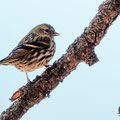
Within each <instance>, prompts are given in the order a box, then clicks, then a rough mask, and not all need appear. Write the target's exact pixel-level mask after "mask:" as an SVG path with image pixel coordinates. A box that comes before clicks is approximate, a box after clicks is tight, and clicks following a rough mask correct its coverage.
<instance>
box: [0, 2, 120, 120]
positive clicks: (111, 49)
mask: <svg viewBox="0 0 120 120" xmlns="http://www.w3.org/2000/svg"><path fill="white" fill-rule="evenodd" d="M102 2H103V0H97V1H96V0H91V1H89V0H84V1H83V0H82V1H80V0H66V1H64V0H60V1H56V0H50V1H47V0H44V1H41V0H20V1H16V0H12V1H8V0H3V1H0V59H3V58H4V57H6V56H7V55H8V54H9V53H10V52H11V51H12V49H13V48H14V47H15V46H16V45H17V44H18V43H19V41H20V40H21V39H22V38H23V37H24V36H25V35H26V34H27V33H28V32H29V31H30V30H31V29H32V28H33V27H34V26H36V25H38V24H41V23H48V24H51V25H52V26H54V28H55V29H56V31H57V32H58V33H60V36H59V37H56V39H55V42H56V47H57V49H56V53H55V55H54V58H53V59H52V60H51V61H50V64H52V63H53V62H54V61H55V60H57V59H58V58H60V57H61V56H62V54H64V53H65V52H66V50H67V48H68V46H69V45H70V44H71V43H73V42H74V40H75V38H77V37H78V36H80V35H81V34H82V32H83V31H84V29H85V27H87V26H88V25H89V23H90V21H91V20H92V18H93V17H94V16H95V15H96V13H97V10H98V7H99V5H100V4H101V3H102ZM95 51H96V54H97V56H98V58H99V60H100V61H99V62H98V63H97V64H95V65H93V66H91V67H89V66H88V65H87V64H85V63H80V64H79V65H78V67H77V69H76V70H75V71H73V72H72V73H71V74H70V75H69V76H68V77H66V78H65V79H64V82H62V83H60V84H59V86H58V87H57V88H56V89H55V90H54V91H53V92H52V93H51V97H50V98H46V99H45V100H43V101H42V102H41V103H39V104H37V105H35V106H34V107H32V108H31V109H29V111H28V112H27V113H26V114H25V115H24V116H23V117H22V119H21V120H40V119H41V120H42V119H44V120H56V119H57V120H62V119H63V120H65V119H68V120H80V119H82V120H119V119H120V118H119V116H118V107H119V106H120V95H119V91H120V52H119V51H120V17H118V18H117V19H116V21H115V22H114V23H113V24H112V26H111V27H110V28H109V29H108V32H107V34H106V36H105V37H104V38H103V39H102V41H101V43H100V44H99V46H97V47H96V49H95ZM44 70H45V68H41V69H38V70H36V71H34V72H31V73H28V74H29V78H30V79H31V80H33V79H34V78H35V76H36V75H40V74H41V73H42V72H43V71H44ZM0 78H1V80H0V96H1V97H0V113H1V112H3V111H4V110H5V109H7V108H8V107H9V106H10V105H11V104H12V103H11V101H10V100H9V98H10V97H11V96H12V94H13V93H14V92H15V91H16V90H18V89H19V88H20V87H21V86H23V85H25V84H26V83H27V80H26V75H25V73H24V72H21V71H19V70H17V69H16V68H14V67H13V66H0Z"/></svg>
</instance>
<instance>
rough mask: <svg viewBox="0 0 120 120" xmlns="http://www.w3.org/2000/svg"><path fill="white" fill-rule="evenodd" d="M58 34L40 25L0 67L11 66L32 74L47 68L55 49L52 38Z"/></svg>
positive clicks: (49, 26)
mask: <svg viewBox="0 0 120 120" xmlns="http://www.w3.org/2000/svg"><path fill="white" fill-rule="evenodd" d="M58 35H59V34H58V33H57V32H55V29H54V28H53V27H52V26H51V25H49V24H40V25H38V26H36V27H35V28H33V29H32V30H31V31H30V32H29V33H28V34H27V35H26V36H25V37H24V38H23V39H22V40H21V41H20V42H19V44H18V45H17V46H16V47H15V48H14V49H13V50H12V52H11V53H10V54H9V55H8V56H7V57H6V58H4V59H3V60H1V61H0V65H13V66H15V67H16V68H18V69H20V70H21V71H23V72H26V76H27V81H28V82H29V81H30V80H29V78H28V75H27V72H32V71H34V70H36V69H38V68H40V67H43V66H47V64H48V62H49V61H50V60H51V59H52V57H53V55H54V53H55V50H56V47H55V42H54V37H55V36H58Z"/></svg>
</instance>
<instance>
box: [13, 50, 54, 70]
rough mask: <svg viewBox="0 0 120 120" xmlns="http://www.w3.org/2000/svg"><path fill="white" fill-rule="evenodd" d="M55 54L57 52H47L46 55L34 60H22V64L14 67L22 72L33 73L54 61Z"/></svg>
mask: <svg viewBox="0 0 120 120" xmlns="http://www.w3.org/2000/svg"><path fill="white" fill-rule="evenodd" d="M54 52H55V51H51V52H46V53H45V54H41V55H39V56H38V57H35V56H34V57H33V59H30V60H24V61H23V60H22V61H21V62H20V63H16V64H14V66H15V67H16V68H18V69H20V70H21V71H24V72H32V71H34V70H36V69H38V68H41V67H43V66H45V65H47V64H48V62H49V61H50V60H51V59H52V57H53V55H54ZM36 55H37V54H36ZM27 57H28V56H27Z"/></svg>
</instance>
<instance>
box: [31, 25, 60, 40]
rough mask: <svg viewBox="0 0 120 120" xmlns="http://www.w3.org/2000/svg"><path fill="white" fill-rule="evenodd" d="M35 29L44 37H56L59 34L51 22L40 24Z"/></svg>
mask: <svg viewBox="0 0 120 120" xmlns="http://www.w3.org/2000/svg"><path fill="white" fill-rule="evenodd" d="M33 31H34V32H35V33H37V34H38V35H40V36H43V37H51V38H54V37H55V36H58V35H59V34H58V33H57V32H56V31H55V29H54V28H53V27H52V26H51V25H49V24H40V25H38V26H36V27H35V28H33Z"/></svg>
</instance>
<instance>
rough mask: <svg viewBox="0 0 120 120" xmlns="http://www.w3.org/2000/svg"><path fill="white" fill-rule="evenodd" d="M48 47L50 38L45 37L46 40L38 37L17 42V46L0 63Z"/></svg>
mask: <svg viewBox="0 0 120 120" xmlns="http://www.w3.org/2000/svg"><path fill="white" fill-rule="evenodd" d="M49 47H50V40H49V38H46V40H42V39H41V38H39V37H38V39H37V41H33V42H31V41H29V42H25V43H24V42H23V44H22V43H19V44H18V46H17V47H16V48H15V49H13V51H12V52H11V53H10V54H9V55H8V56H7V57H6V58H5V59H3V60H1V61H0V64H8V63H10V62H13V61H15V60H17V59H22V58H23V57H24V56H26V55H29V54H31V53H33V52H38V51H41V50H45V49H47V48H49Z"/></svg>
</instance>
